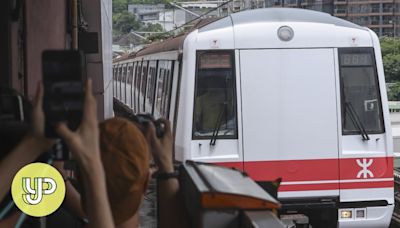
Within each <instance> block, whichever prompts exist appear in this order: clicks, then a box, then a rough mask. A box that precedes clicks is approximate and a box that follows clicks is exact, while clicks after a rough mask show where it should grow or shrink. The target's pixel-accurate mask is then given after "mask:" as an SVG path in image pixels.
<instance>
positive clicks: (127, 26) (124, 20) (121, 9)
mask: <svg viewBox="0 0 400 228" xmlns="http://www.w3.org/2000/svg"><path fill="white" fill-rule="evenodd" d="M163 1H164V0H113V1H112V4H113V17H112V21H113V35H114V36H120V35H123V34H127V33H129V32H130V31H132V30H142V31H151V32H162V31H163V29H162V26H161V25H158V24H156V25H145V24H142V23H140V22H139V21H138V20H137V18H136V17H135V16H134V15H133V14H132V13H130V12H128V5H129V4H158V3H162V2H163Z"/></svg>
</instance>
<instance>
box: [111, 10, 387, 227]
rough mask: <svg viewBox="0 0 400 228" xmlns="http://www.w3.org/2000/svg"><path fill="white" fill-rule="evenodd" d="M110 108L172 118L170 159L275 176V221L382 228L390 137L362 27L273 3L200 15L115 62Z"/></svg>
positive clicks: (382, 90)
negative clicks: (221, 14) (172, 152)
mask: <svg viewBox="0 0 400 228" xmlns="http://www.w3.org/2000/svg"><path fill="white" fill-rule="evenodd" d="M113 91H114V92H113V97H114V99H113V102H114V109H118V110H125V111H127V112H131V113H133V114H139V113H148V114H151V115H153V116H154V117H155V118H159V117H164V118H168V119H169V120H170V121H171V123H172V126H173V132H174V138H175V148H174V150H175V159H176V160H177V161H181V162H183V161H185V160H188V159H190V160H195V161H201V162H210V163H215V164H217V165H221V166H226V167H233V168H236V169H239V170H242V171H244V172H246V173H247V174H248V175H249V176H250V177H251V178H253V179H254V180H256V181H257V182H258V183H260V185H262V186H263V184H265V183H268V182H270V181H274V180H281V181H280V186H279V188H278V192H277V197H278V199H279V200H280V202H281V203H282V209H281V210H280V211H279V214H280V216H281V218H283V217H286V218H290V217H292V218H294V220H295V218H296V217H297V218H298V217H299V216H305V217H306V218H307V219H308V221H309V224H311V225H312V227H374V228H377V227H388V226H389V224H390V220H391V216H392V213H393V209H394V194H393V193H394V182H393V180H394V179H393V142H392V136H391V130H390V129H391V128H390V119H389V110H388V101H387V92H386V87H385V78H384V70H383V64H382V57H381V50H380V44H379V39H378V37H377V35H376V34H375V33H374V32H373V31H372V30H370V29H368V28H365V27H361V26H359V25H356V24H353V23H350V22H348V21H345V20H342V19H340V18H336V17H333V16H331V15H329V14H326V13H322V12H316V11H311V10H304V9H289V8H269V9H256V10H248V11H242V12H238V13H233V14H231V15H229V16H226V17H223V18H219V19H205V20H201V21H200V22H198V23H197V24H196V25H195V26H194V27H193V28H192V29H191V30H189V31H187V32H185V33H183V34H181V35H177V36H175V37H172V38H169V39H166V40H164V41H162V42H158V43H154V44H151V45H149V46H147V47H145V48H143V49H142V50H140V51H138V52H136V53H132V54H129V55H126V56H123V57H121V58H118V59H115V60H114V61H113Z"/></svg>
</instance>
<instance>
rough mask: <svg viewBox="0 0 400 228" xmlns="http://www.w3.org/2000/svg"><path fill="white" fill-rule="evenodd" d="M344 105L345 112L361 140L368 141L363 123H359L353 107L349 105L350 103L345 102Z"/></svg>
mask: <svg viewBox="0 0 400 228" xmlns="http://www.w3.org/2000/svg"><path fill="white" fill-rule="evenodd" d="M345 105H346V107H347V110H349V114H350V119H351V121H352V122H353V125H354V126H355V127H356V128H357V129H358V131H359V132H360V134H361V137H362V139H363V140H369V136H368V133H367V131H366V130H365V127H364V125H363V123H362V122H361V120H360V117H359V116H358V115H357V113H356V111H355V110H354V107H353V105H352V104H351V102H345Z"/></svg>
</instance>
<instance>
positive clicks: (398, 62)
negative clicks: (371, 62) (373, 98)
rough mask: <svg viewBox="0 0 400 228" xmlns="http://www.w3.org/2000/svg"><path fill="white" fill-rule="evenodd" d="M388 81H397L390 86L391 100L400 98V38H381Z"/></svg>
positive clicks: (389, 94)
mask: <svg viewBox="0 0 400 228" xmlns="http://www.w3.org/2000/svg"><path fill="white" fill-rule="evenodd" d="M380 42H381V51H382V59H383V68H384V70H385V78H386V82H390V83H395V84H394V85H391V86H390V87H389V91H388V98H389V100H400V38H393V37H383V38H381V39H380Z"/></svg>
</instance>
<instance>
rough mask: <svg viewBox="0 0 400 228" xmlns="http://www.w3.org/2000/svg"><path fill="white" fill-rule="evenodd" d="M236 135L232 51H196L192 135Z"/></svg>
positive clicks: (229, 136)
mask: <svg viewBox="0 0 400 228" xmlns="http://www.w3.org/2000/svg"><path fill="white" fill-rule="evenodd" d="M212 135H214V137H215V135H217V136H218V137H217V138H237V117H236V93H235V74H234V59H233V52H230V51H219V52H216V51H213V52H206V51H202V52H198V53H197V72H196V89H195V101H194V119H193V138H198V139H199V138H210V137H211V136H212Z"/></svg>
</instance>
